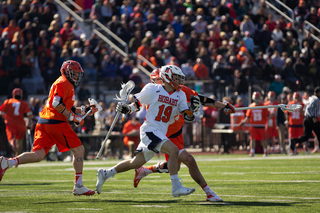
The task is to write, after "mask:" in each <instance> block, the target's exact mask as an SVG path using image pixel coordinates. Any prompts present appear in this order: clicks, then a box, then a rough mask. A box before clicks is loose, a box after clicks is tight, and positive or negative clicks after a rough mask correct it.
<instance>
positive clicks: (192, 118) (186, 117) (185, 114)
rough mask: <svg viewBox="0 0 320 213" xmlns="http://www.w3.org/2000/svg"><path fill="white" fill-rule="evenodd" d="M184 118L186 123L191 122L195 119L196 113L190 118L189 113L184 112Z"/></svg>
mask: <svg viewBox="0 0 320 213" xmlns="http://www.w3.org/2000/svg"><path fill="white" fill-rule="evenodd" d="M183 118H184V121H185V122H186V123H191V122H193V121H194V118H195V117H194V115H192V117H191V118H190V117H188V114H187V113H184V114H183Z"/></svg>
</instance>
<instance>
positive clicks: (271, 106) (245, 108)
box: [235, 105, 280, 111]
mask: <svg viewBox="0 0 320 213" xmlns="http://www.w3.org/2000/svg"><path fill="white" fill-rule="evenodd" d="M279 107H280V106H279V105H267V106H255V107H239V108H235V110H236V111H242V110H248V109H267V108H279Z"/></svg>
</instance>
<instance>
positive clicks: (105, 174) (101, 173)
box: [96, 169, 113, 194]
mask: <svg viewBox="0 0 320 213" xmlns="http://www.w3.org/2000/svg"><path fill="white" fill-rule="evenodd" d="M111 177H113V175H111V174H110V172H109V170H104V169H98V171H97V183H96V191H97V193H98V194H100V193H101V190H102V186H103V184H104V182H106V180H108V179H109V178H111Z"/></svg>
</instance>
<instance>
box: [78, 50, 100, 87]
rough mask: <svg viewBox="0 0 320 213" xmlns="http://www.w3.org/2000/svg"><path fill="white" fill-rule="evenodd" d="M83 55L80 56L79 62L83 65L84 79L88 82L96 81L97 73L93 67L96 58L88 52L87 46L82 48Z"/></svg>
mask: <svg viewBox="0 0 320 213" xmlns="http://www.w3.org/2000/svg"><path fill="white" fill-rule="evenodd" d="M83 50H84V51H83V53H82V54H81V59H82V60H81V61H82V64H83V69H84V70H85V71H86V73H87V74H86V76H85V78H86V79H87V80H89V81H96V80H97V76H98V71H97V69H96V67H95V64H96V62H97V59H96V57H95V56H94V55H93V54H92V53H91V52H90V48H89V46H86V47H84V49H83Z"/></svg>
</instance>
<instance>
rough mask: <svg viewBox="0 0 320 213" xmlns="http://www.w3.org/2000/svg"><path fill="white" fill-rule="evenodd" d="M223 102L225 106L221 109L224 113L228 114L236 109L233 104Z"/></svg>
mask: <svg viewBox="0 0 320 213" xmlns="http://www.w3.org/2000/svg"><path fill="white" fill-rule="evenodd" d="M224 103H225V107H224V108H223V109H222V110H223V112H224V114H226V115H230V114H232V113H235V112H236V109H235V108H234V106H233V105H232V104H230V103H229V102H227V101H225V102H224Z"/></svg>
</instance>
